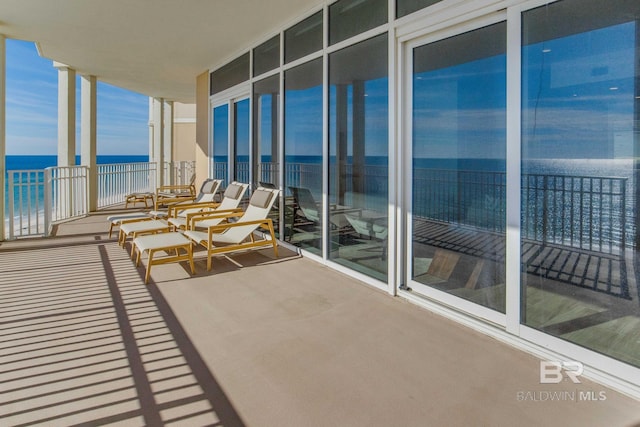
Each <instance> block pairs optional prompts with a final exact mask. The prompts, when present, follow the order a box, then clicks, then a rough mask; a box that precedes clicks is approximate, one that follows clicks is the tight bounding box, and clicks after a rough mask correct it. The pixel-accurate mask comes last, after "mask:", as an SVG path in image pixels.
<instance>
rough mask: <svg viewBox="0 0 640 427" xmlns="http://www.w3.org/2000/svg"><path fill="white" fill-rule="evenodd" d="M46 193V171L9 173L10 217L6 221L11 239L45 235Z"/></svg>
mask: <svg viewBox="0 0 640 427" xmlns="http://www.w3.org/2000/svg"><path fill="white" fill-rule="evenodd" d="M44 192H45V184H44V170H12V171H8V172H7V199H6V201H7V204H6V206H7V213H8V217H7V218H5V219H4V220H5V224H6V227H5V229H6V230H7V233H8V236H7V237H8V238H9V239H15V238H16V237H23V236H33V235H44V234H45V227H44V223H45V221H44ZM0 237H1V236H0Z"/></svg>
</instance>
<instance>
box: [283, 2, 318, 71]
mask: <svg viewBox="0 0 640 427" xmlns="http://www.w3.org/2000/svg"><path fill="white" fill-rule="evenodd" d="M320 49H322V11H320V12H318V13H315V14H313V15H311V16H310V17H308V18H307V19H305V20H304V21H302V22H300V23H298V24H296V25H294V26H293V27H291V28H289V29H288V30H286V31H285V32H284V63H285V64H287V63H289V62H291V61H294V60H296V59H298V58H302V57H303V56H306V55H309V54H311V53H313V52H317V51H319V50H320Z"/></svg>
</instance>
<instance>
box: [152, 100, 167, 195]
mask: <svg viewBox="0 0 640 427" xmlns="http://www.w3.org/2000/svg"><path fill="white" fill-rule="evenodd" d="M163 129H164V100H163V99H162V98H154V99H153V161H154V162H155V163H156V171H157V172H156V187H160V186H161V185H163V183H164V131H163Z"/></svg>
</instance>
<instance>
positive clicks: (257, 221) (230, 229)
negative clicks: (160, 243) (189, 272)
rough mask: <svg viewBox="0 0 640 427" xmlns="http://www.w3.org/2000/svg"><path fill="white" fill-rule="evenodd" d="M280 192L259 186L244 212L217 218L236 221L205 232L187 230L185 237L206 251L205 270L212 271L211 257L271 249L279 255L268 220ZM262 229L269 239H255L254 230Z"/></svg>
mask: <svg viewBox="0 0 640 427" xmlns="http://www.w3.org/2000/svg"><path fill="white" fill-rule="evenodd" d="M278 193H279V190H277V189H267V188H262V187H259V188H257V189H256V190H255V191H254V192H253V195H252V196H251V199H250V200H249V206H247V210H246V211H245V212H244V213H240V214H239V213H232V214H223V215H220V216H221V217H222V220H224V219H229V218H233V217H235V218H237V220H236V221H235V222H228V223H218V224H217V225H211V226H209V227H208V228H207V231H198V230H187V231H186V232H185V233H184V235H185V236H187V237H188V238H190V239H191V240H193V241H194V242H195V243H196V244H200V245H202V246H204V247H205V248H206V249H207V270H211V257H212V256H213V255H216V254H222V253H229V252H236V251H242V250H246V249H253V248H262V247H268V246H272V247H273V251H274V253H275V255H276V257H277V256H278V244H277V241H276V237H275V233H274V231H273V222H272V220H271V218H267V216H268V214H269V211H270V210H271V208H272V207H273V204H274V203H275V201H276V199H277V197H278ZM258 228H262V229H264V230H266V231H268V233H269V234H268V236H264V238H263V239H259V240H256V237H255V236H254V233H253V232H254V231H256V230H257V229H258Z"/></svg>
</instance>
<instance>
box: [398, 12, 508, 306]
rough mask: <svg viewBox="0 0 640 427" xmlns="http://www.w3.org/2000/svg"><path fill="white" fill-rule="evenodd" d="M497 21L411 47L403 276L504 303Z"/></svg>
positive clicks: (502, 78)
mask: <svg viewBox="0 0 640 427" xmlns="http://www.w3.org/2000/svg"><path fill="white" fill-rule="evenodd" d="M505 31H506V25H505V24H504V23H499V24H495V25H492V26H489V27H485V28H482V29H479V30H475V31H471V32H468V33H465V34H461V35H458V36H455V37H451V38H449V39H445V40H442V41H438V42H435V43H432V44H429V45H425V46H421V47H419V48H417V49H415V50H414V74H413V203H412V212H413V233H412V244H413V257H412V269H411V277H412V278H413V280H415V281H417V282H419V283H422V284H425V285H428V286H430V287H432V288H435V289H438V290H441V291H443V292H447V293H449V294H452V295H456V296H458V297H461V298H464V299H467V300H470V301H472V302H475V303H477V304H480V305H483V306H486V307H489V308H491V309H493V310H497V311H499V312H502V313H504V312H505V277H504V276H505V264H504V258H505V220H506V203H505V184H506V183H505V168H506V56H505V49H506V33H505Z"/></svg>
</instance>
